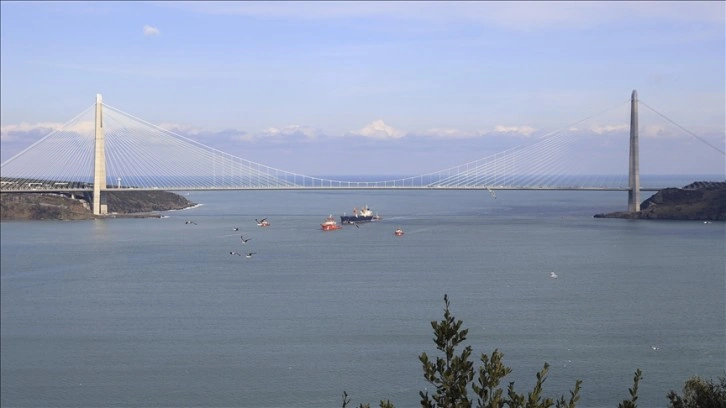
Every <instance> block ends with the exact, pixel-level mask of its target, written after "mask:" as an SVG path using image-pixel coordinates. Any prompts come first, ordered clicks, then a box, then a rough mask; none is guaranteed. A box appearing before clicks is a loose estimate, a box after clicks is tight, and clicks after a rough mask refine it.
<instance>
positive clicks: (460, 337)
mask: <svg viewBox="0 0 726 408" xmlns="http://www.w3.org/2000/svg"><path fill="white" fill-rule="evenodd" d="M449 306H450V304H449V298H448V296H447V295H444V318H443V320H441V321H439V322H437V321H432V322H431V327H432V328H433V329H434V343H435V344H436V348H437V349H438V350H439V351H440V352H442V354H443V357H437V358H436V360H435V361H432V360H431V359H430V358H429V356H428V355H427V354H426V353H422V354H421V355H420V356H419V360H420V361H421V364H422V365H423V371H424V378H426V380H427V381H428V382H429V383H430V384H432V385H434V386H435V387H436V391H435V392H434V393H433V395H429V393H428V391H426V392H423V391H420V392H419V396H420V397H421V406H422V407H425V408H436V407H445V408H470V407H472V406H474V405H473V401H472V400H471V399H470V398H469V395H468V387H469V386H470V385H471V389H472V390H473V391H474V394H475V395H476V396H477V401H476V403H477V405H476V406H477V407H479V408H500V407H504V406H505V405H506V406H508V407H510V408H525V407H526V408H549V407H551V406H553V405H555V404H556V406H557V407H558V408H559V407H562V408H565V407H567V408H570V407H572V408H574V407H575V403H576V402H577V401H578V400H579V398H580V395H579V393H580V386H581V384H582V381H580V380H578V381H577V382H576V383H575V389H574V390H572V391H570V398H569V400H565V397H564V396H562V397H560V398H559V399H558V400H556V403H555V400H553V399H551V398H543V396H542V390H543V387H542V386H543V384H544V382H545V380H546V379H547V371H548V370H549V365H548V364H547V363H545V364H544V367H543V368H542V370H541V371H540V372H539V373H537V383H536V384H535V386H534V388H533V389H532V391H531V392H529V393H527V394H519V393H517V392H516V390H515V389H514V382H510V383H509V386H508V387H507V392H506V395H505V394H504V391H503V390H502V389H501V388H500V387H499V384H500V382H501V381H502V379H503V378H504V377H506V376H507V375H508V374H509V373H511V371H512V369H511V368H510V367H507V366H506V365H504V363H503V362H502V358H503V357H504V355H503V354H502V353H501V352H499V350H496V349H495V350H494V352H493V353H492V355H491V356H488V355H486V354H482V355H481V357H480V361H481V363H482V365H481V367H480V368H479V369H478V371H477V373H478V376H477V381H476V383H473V382H472V381H473V379H474V364H473V362H471V361H469V357H470V356H471V352H472V350H471V346H466V347H464V349H463V350H462V351H461V353H460V354H457V353H456V348H457V346H459V345H460V344H461V343H462V342H464V340H466V336H467V334H468V333H469V331H468V329H462V328H461V326H462V323H463V322H462V321H461V320H456V319H455V318H454V316H453V315H452V314H451V311H450V310H449Z"/></svg>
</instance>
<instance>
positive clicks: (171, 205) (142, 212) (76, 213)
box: [0, 191, 195, 221]
mask: <svg viewBox="0 0 726 408" xmlns="http://www.w3.org/2000/svg"><path fill="white" fill-rule="evenodd" d="M105 194H106V202H107V204H108V212H109V215H107V216H94V215H93V211H92V208H91V204H90V197H89V196H90V194H88V193H87V194H74V195H71V194H70V193H2V194H0V220H3V221H5V220H86V219H93V218H103V217H131V216H133V217H153V216H156V217H158V216H159V215H158V214H157V213H155V212H157V211H168V210H181V209H184V208H188V207H191V206H194V205H195V203H193V202H191V201H189V200H187V199H186V198H184V197H182V196H180V195H179V194H176V193H170V192H167V191H122V192H114V191H109V192H107V193H105Z"/></svg>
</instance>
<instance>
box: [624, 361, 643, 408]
mask: <svg viewBox="0 0 726 408" xmlns="http://www.w3.org/2000/svg"><path fill="white" fill-rule="evenodd" d="M642 379H643V373H642V372H641V371H640V369H637V370H635V376H634V377H633V388H630V389H628V391H629V392H630V399H629V400H623V402H621V403H620V404H618V408H638V404H636V401H638V384H640V380H642Z"/></svg>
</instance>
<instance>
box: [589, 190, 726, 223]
mask: <svg viewBox="0 0 726 408" xmlns="http://www.w3.org/2000/svg"><path fill="white" fill-rule="evenodd" d="M595 218H627V219H648V220H699V221H726V182H710V181H697V182H695V183H691V184H689V185H687V186H685V187H683V188H666V189H663V190H660V191H658V192H657V193H655V194H654V195H653V196H651V197H650V198H648V199H647V200H645V201H643V202H642V203H641V204H640V211H639V212H635V213H630V212H626V211H621V212H613V213H607V214H596V215H595Z"/></svg>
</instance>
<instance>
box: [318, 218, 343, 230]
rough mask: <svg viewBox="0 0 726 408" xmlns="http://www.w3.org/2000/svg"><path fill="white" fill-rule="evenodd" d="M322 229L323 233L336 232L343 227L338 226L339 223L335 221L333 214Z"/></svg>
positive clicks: (321, 225) (321, 226)
mask: <svg viewBox="0 0 726 408" xmlns="http://www.w3.org/2000/svg"><path fill="white" fill-rule="evenodd" d="M320 228H322V230H323V231H335V230H338V229H341V228H343V227H341V226H340V225H338V223H337V222H336V221H335V218H334V217H333V215H332V214H331V215H329V216H328V218H326V219H325V221H323V223H322V224H320Z"/></svg>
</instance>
